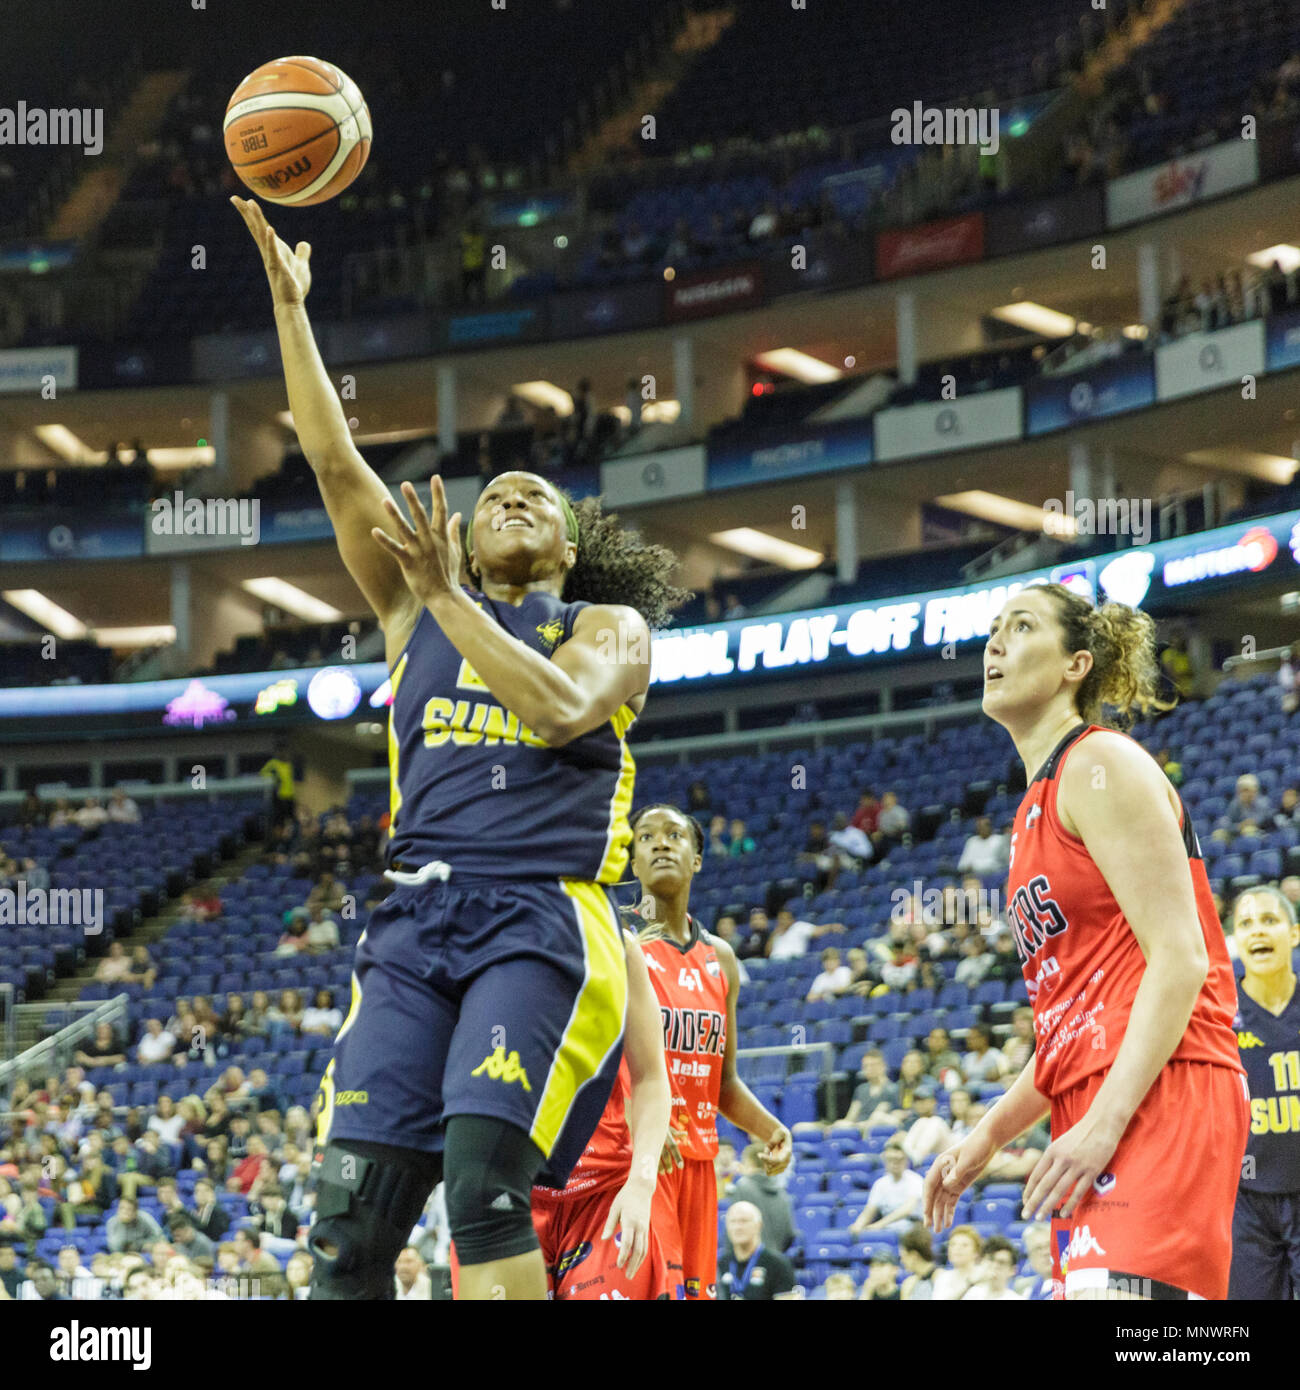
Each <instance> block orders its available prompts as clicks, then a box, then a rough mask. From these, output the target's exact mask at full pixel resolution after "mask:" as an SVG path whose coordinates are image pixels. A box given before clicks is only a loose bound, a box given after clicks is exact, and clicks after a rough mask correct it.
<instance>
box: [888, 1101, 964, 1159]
mask: <svg viewBox="0 0 1300 1390" xmlns="http://www.w3.org/2000/svg"><path fill="white" fill-rule="evenodd" d="M937 1104H938V1095H937V1093H936V1092H935V1089H934V1087H933V1086H932V1085H931V1084H930V1083H929V1082H928V1081H926V1082H922V1083H921V1085H919V1086H918V1087H917V1088H916V1091H915V1092H914V1094H913V1096H912V1112H913V1113H912V1114H911V1115H910V1116H909V1117H908V1118H907V1120H906V1121H905V1122H904V1130H903V1131H902V1132H901V1133H900V1134H897V1135H895V1136H894V1137H895V1139H896V1140H897V1141H898V1142H899V1143H900V1144H902V1146H903V1152H904V1153H905V1154H906V1155H907V1160H908V1162H909V1163H912V1164H919V1163H923V1162H924V1161H925V1160H926V1159H927V1158H929V1157H930V1155H931V1154H937V1153H941V1152H942V1151H943V1150H944V1149H946V1148H947V1147H948V1146H949V1144H951V1143H952V1131H951V1130H949V1128H948V1122H947V1121H946V1120H945V1119H944V1118H943V1116H941V1115H939V1114H937V1113H936V1109H937Z"/></svg>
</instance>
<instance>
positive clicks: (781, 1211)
mask: <svg viewBox="0 0 1300 1390" xmlns="http://www.w3.org/2000/svg"><path fill="white" fill-rule="evenodd" d="M762 1153H763V1150H762V1147H761V1146H760V1145H758V1144H746V1145H745V1147H744V1149H743V1150H742V1151H741V1154H740V1165H739V1171H738V1173H737V1175H736V1177H735V1179H734V1181H733V1182H732V1183H731V1184H730V1186H729V1188H728V1190H727V1196H728V1197H730V1198H731V1200H732V1201H733V1202H752V1203H753V1204H754V1206H755V1207H757V1208H758V1211H759V1214H760V1215H761V1216H762V1218H763V1243H764V1244H765V1245H767V1246H768V1247H769V1248H771V1249H773V1250H780V1251H782V1252H784V1251H786V1250H788V1249H789V1248H790V1246H791V1245H792V1244H793V1242H794V1237H795V1226H794V1212H793V1210H792V1209H791V1206H790V1198H789V1197H788V1196H787V1195H786V1191H785V1187H784V1185H783V1184H782V1182H781V1180H780V1179H779V1178H771V1177H768V1175H767V1173H766V1172H765V1171H764V1169H763V1164H762V1161H761V1157H762ZM714 1171H715V1172H716V1171H717V1169H716V1165H715V1169H714Z"/></svg>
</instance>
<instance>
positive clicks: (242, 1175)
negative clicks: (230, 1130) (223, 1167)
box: [226, 1117, 271, 1196]
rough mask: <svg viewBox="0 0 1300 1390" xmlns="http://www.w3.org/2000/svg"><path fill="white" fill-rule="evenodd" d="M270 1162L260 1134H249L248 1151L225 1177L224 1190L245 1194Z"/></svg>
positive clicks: (264, 1142)
mask: <svg viewBox="0 0 1300 1390" xmlns="http://www.w3.org/2000/svg"><path fill="white" fill-rule="evenodd" d="M239 1118H242V1117H239ZM270 1162H271V1159H270V1156H269V1154H268V1153H267V1148H266V1141H265V1140H264V1139H263V1138H262V1137H261V1136H260V1135H257V1134H253V1135H250V1136H249V1138H248V1153H247V1155H246V1156H245V1157H244V1158H242V1159H240V1161H239V1162H238V1163H237V1164H236V1165H235V1167H234V1169H233V1170H232V1171H231V1173H230V1175H229V1177H228V1178H227V1179H226V1190H227V1191H228V1192H242V1193H244V1195H245V1196H247V1195H248V1193H249V1192H250V1191H251V1190H252V1187H253V1184H254V1183H255V1182H256V1181H257V1179H258V1177H259V1176H260V1175H261V1173H262V1170H263V1169H265V1168H268V1167H269V1166H270Z"/></svg>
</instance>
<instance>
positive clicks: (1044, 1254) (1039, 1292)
mask: <svg viewBox="0 0 1300 1390" xmlns="http://www.w3.org/2000/svg"><path fill="white" fill-rule="evenodd" d="M1020 1245H1021V1248H1022V1249H1023V1250H1024V1252H1025V1258H1026V1259H1027V1260H1028V1261H1029V1264H1030V1267H1031V1268H1032V1269H1033V1271H1034V1272H1033V1274H1032V1275H1029V1276H1028V1277H1026V1278H1023V1279H1017V1280H1016V1281H1015V1285H1014V1287H1015V1290H1016V1292H1017V1293H1018V1294H1019V1295H1020V1296H1021V1298H1024V1299H1027V1300H1029V1301H1030V1302H1039V1301H1041V1300H1045V1299H1050V1298H1051V1296H1052V1228H1051V1226H1049V1225H1048V1224H1047V1222H1046V1221H1036V1222H1034V1224H1033V1225H1032V1226H1027V1227H1026V1228H1025V1232H1024V1234H1023V1235H1022V1236H1021V1237H1020Z"/></svg>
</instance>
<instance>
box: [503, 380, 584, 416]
mask: <svg viewBox="0 0 1300 1390" xmlns="http://www.w3.org/2000/svg"><path fill="white" fill-rule="evenodd" d="M510 389H511V391H512V392H514V394H515V395H516V396H518V397H520V399H521V400H525V401H527V402H528V404H529V405H535V406H538V407H544V406H548V405H549V406H550V407H551V409H552V410H553V411H555V413H556V414H557V415H572V414H573V397H572V396H571V395H569V393H568V392H567V391H565V390H564V389H562V388H561V387H559V386H557V385H556V384H555V383H554V382H553V381H521V382H520V383H519V384H518V385H517V386H512V387H511V388H510Z"/></svg>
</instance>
